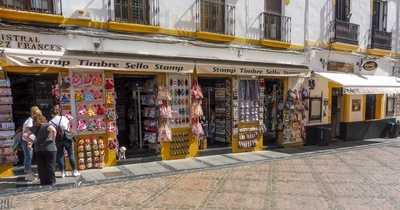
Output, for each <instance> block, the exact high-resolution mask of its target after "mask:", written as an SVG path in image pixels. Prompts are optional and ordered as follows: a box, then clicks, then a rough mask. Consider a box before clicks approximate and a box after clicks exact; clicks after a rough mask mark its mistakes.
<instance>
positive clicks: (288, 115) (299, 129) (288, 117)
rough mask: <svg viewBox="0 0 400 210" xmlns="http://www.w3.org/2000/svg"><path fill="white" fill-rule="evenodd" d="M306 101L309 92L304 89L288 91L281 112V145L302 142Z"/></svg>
mask: <svg viewBox="0 0 400 210" xmlns="http://www.w3.org/2000/svg"><path fill="white" fill-rule="evenodd" d="M308 99H309V92H308V90H307V89H305V88H302V89H300V90H296V89H293V90H288V96H287V102H286V106H285V108H284V110H283V134H282V136H283V144H292V143H302V142H303V140H304V138H305V124H306V112H307V104H308Z"/></svg>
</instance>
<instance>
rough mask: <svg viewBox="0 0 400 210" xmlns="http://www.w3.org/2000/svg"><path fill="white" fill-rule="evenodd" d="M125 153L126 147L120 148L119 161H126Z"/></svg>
mask: <svg viewBox="0 0 400 210" xmlns="http://www.w3.org/2000/svg"><path fill="white" fill-rule="evenodd" d="M125 152H126V147H124V146H122V147H120V148H119V151H118V159H119V160H126V156H125Z"/></svg>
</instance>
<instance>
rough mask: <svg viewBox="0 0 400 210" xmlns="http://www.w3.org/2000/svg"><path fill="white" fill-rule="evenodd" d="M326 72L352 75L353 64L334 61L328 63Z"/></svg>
mask: <svg viewBox="0 0 400 210" xmlns="http://www.w3.org/2000/svg"><path fill="white" fill-rule="evenodd" d="M327 68H328V71H339V72H345V73H353V72H354V64H351V63H344V62H336V61H328V66H327Z"/></svg>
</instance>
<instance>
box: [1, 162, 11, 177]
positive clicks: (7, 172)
mask: <svg viewBox="0 0 400 210" xmlns="http://www.w3.org/2000/svg"><path fill="white" fill-rule="evenodd" d="M11 176H14V172H13V164H12V163H9V164H4V165H0V178H2V177H11Z"/></svg>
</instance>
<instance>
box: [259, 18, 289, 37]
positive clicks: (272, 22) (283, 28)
mask: <svg viewBox="0 0 400 210" xmlns="http://www.w3.org/2000/svg"><path fill="white" fill-rule="evenodd" d="M259 22H260V32H261V34H260V38H261V39H271V40H276V41H282V42H288V43H289V42H290V41H291V27H292V19H291V18H290V17H286V16H282V15H277V14H271V13H268V12H263V13H261V14H260V15H259Z"/></svg>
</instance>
